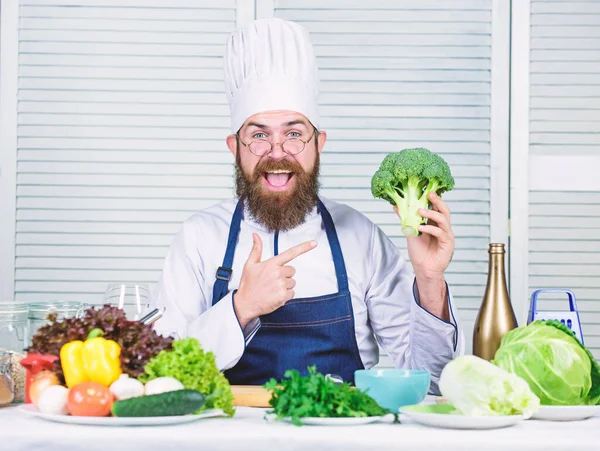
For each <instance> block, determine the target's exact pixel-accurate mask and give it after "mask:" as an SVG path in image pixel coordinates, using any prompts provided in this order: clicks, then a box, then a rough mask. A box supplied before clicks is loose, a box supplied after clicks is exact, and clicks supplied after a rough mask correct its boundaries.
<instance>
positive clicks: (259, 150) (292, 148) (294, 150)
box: [236, 129, 317, 157]
mask: <svg viewBox="0 0 600 451" xmlns="http://www.w3.org/2000/svg"><path fill="white" fill-rule="evenodd" d="M316 134H317V130H316V129H315V130H314V132H313V134H312V135H311V136H310V138H308V140H307V141H303V140H302V139H300V138H290V139H286V140H285V141H283V142H281V143H272V142H271V141H269V140H267V139H257V140H256V141H252V142H251V143H249V144H246V143H245V142H243V141H242V139H241V138H240V135H238V134H236V136H237V138H238V141H239V142H240V143H242V144H243V145H244V146H246V147H247V148H248V149H249V150H250V152H252V153H253V154H254V155H256V156H257V157H262V156H264V155H266V154H268V153H270V152H272V151H273V147H275V146H276V145H279V146H281V150H283V151H284V152H285V153H287V154H289V155H298V154H299V153H300V152H302V151H303V150H304V148H305V147H306V145H307V144H308V143H309V142H310V141H311V140H312V139H313V136H315V135H316Z"/></svg>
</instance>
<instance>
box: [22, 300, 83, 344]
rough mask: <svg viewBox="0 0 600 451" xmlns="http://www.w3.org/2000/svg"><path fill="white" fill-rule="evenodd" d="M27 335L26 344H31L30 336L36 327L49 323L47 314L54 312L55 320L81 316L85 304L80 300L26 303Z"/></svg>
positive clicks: (35, 330) (35, 331)
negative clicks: (27, 308)
mask: <svg viewBox="0 0 600 451" xmlns="http://www.w3.org/2000/svg"><path fill="white" fill-rule="evenodd" d="M28 307H29V314H28V334H29V335H28V337H27V340H26V343H27V346H29V345H30V344H31V338H32V337H33V336H34V335H35V334H36V333H37V331H38V329H39V328H40V327H42V326H45V325H46V324H48V323H49V321H48V315H50V314H51V313H56V315H57V320H59V321H60V320H63V319H65V318H73V317H76V318H77V317H80V316H83V314H84V312H85V309H86V308H87V307H88V305H87V304H85V303H82V302H34V303H31V304H28Z"/></svg>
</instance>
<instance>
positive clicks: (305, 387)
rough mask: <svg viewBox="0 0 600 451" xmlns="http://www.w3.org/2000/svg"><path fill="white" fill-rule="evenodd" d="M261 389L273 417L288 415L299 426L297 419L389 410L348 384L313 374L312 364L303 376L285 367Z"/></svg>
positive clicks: (362, 414) (364, 415) (364, 414)
mask: <svg viewBox="0 0 600 451" xmlns="http://www.w3.org/2000/svg"><path fill="white" fill-rule="evenodd" d="M264 388H265V389H267V390H268V391H270V392H271V400H270V401H269V404H270V405H271V406H272V407H273V411H271V412H269V413H274V414H276V419H277V420H279V419H282V418H291V420H292V423H293V424H295V425H297V426H301V425H302V423H301V421H300V418H307V417H329V418H331V417H338V418H339V417H371V416H383V415H387V414H389V413H392V412H391V411H390V410H388V409H385V408H383V407H381V406H380V405H379V404H377V402H375V400H374V399H373V398H371V397H370V396H369V395H367V394H366V393H364V392H362V391H360V390H358V389H356V388H355V387H353V386H351V385H350V384H349V383H347V382H344V383H342V384H337V383H335V382H333V381H332V380H330V379H328V378H326V377H325V376H324V375H323V374H321V373H317V369H316V367H315V366H309V367H308V375H307V376H300V373H298V371H296V370H288V371H286V372H285V374H284V378H283V379H282V380H281V381H277V380H275V379H273V378H272V379H271V380H270V381H269V382H267V383H266V384H265V385H264ZM394 415H395V414H394ZM396 419H397V416H396Z"/></svg>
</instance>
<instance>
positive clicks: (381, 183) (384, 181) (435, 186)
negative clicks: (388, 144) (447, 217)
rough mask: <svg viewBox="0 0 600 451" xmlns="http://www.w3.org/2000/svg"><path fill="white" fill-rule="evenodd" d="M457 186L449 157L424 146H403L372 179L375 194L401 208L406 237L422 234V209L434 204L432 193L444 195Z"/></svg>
mask: <svg viewBox="0 0 600 451" xmlns="http://www.w3.org/2000/svg"><path fill="white" fill-rule="evenodd" d="M452 189H454V177H453V176H452V172H451V171H450V167H449V166H448V163H447V162H446V160H444V159H443V158H442V157H441V156H439V155H437V154H435V153H433V152H431V151H429V150H428V149H424V148H416V149H404V150H402V151H400V152H393V153H390V154H389V155H387V156H386V157H385V158H384V159H383V161H382V162H381V164H380V166H379V169H378V170H377V171H376V172H375V174H373V176H372V178H371V194H372V195H373V197H375V198H378V199H383V200H386V201H388V202H389V203H390V204H392V205H394V206H396V207H397V208H398V215H399V216H400V223H401V225H402V232H403V233H404V235H405V236H418V235H420V231H419V226H420V225H421V224H425V223H426V222H427V219H426V218H423V217H422V216H421V215H420V214H419V209H420V208H423V209H428V208H430V206H431V202H430V201H429V197H428V196H429V193H431V192H435V193H437V194H438V195H441V194H442V193H444V192H447V191H451V190H452Z"/></svg>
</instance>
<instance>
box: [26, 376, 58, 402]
mask: <svg viewBox="0 0 600 451" xmlns="http://www.w3.org/2000/svg"><path fill="white" fill-rule="evenodd" d="M54 385H60V383H59V381H58V377H56V374H54V373H53V372H52V371H48V370H43V371H40V372H39V373H37V374H36V375H35V376H33V379H32V381H31V386H30V388H29V396H30V398H31V402H32V403H33V404H34V405H35V406H37V405H38V401H39V399H40V396H41V395H42V393H43V392H44V391H45V390H46V389H47V388H48V387H52V386H54Z"/></svg>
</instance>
